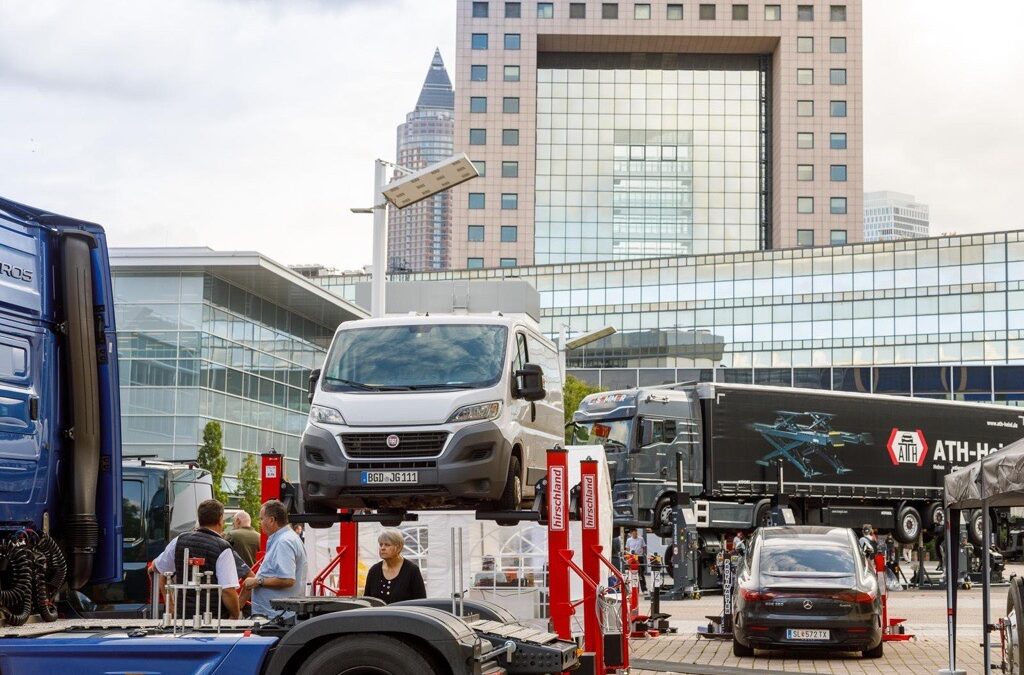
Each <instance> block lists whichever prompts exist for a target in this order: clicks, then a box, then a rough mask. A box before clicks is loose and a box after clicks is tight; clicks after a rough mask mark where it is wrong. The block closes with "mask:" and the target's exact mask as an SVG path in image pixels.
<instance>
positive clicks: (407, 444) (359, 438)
mask: <svg viewBox="0 0 1024 675" xmlns="http://www.w3.org/2000/svg"><path fill="white" fill-rule="evenodd" d="M389 436H397V437H398V445H397V446H395V447H394V448H389V447H388V440H387V439H388V437H389ZM447 440H448V432H447V431H406V432H400V433H396V434H342V435H341V442H342V445H344V446H345V452H346V454H348V456H349V457H351V458H353V459H377V458H382V457H388V458H391V457H394V458H406V457H434V456H436V455H439V454H441V450H442V449H443V448H444V444H445V441H447Z"/></svg>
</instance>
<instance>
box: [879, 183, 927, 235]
mask: <svg viewBox="0 0 1024 675" xmlns="http://www.w3.org/2000/svg"><path fill="white" fill-rule="evenodd" d="M927 236H928V205H927V204H922V203H920V202H919V201H917V200H916V199H914V195H908V194H904V193H902V192H889V191H888V190H885V191H881V192H865V193H864V241H892V240H894V239H917V238H918V237H927Z"/></svg>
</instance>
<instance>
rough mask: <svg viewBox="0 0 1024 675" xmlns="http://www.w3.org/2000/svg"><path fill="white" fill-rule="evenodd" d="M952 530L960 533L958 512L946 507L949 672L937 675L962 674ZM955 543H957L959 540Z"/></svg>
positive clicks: (944, 552) (956, 554) (944, 555)
mask: <svg viewBox="0 0 1024 675" xmlns="http://www.w3.org/2000/svg"><path fill="white" fill-rule="evenodd" d="M954 517H955V518H956V523H957V526H956V528H953V526H952V523H953V519H954ZM953 529H955V530H956V532H957V533H959V531H960V511H959V510H956V509H950V508H948V507H947V508H946V509H945V530H946V545H945V546H944V547H943V548H944V549H945V550H944V551H943V557H944V558H945V561H944V562H943V564H944V565H945V566H946V638H947V640H948V641H949V670H940V671H939V675H953V674H954V673H957V672H962V671H957V669H956V578H957V576H958V575H957V571H956V569H955V568H954V567H953V561H954V560H956V559H957V557H958V555H959V554H958V553H957V552H955V551H953V546H954V543H953V541H954V538H953V536H952V535H951V534H950V533H951V531H952V530H953ZM956 541H957V542H958V543H959V541H960V540H959V538H957V539H956ZM921 564H922V565H923V564H924V563H923V562H922V563H921Z"/></svg>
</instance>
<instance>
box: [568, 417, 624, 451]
mask: <svg viewBox="0 0 1024 675" xmlns="http://www.w3.org/2000/svg"><path fill="white" fill-rule="evenodd" d="M632 428H633V422H632V420H604V421H601V422H577V423H576V431H575V433H574V434H573V440H572V442H573V443H574V444H577V445H603V446H605V447H606V448H608V449H609V450H611V451H613V452H614V451H616V450H618V451H622V450H626V449H628V448H629V438H630V435H629V434H630V431H631V430H632Z"/></svg>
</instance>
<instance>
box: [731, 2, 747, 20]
mask: <svg viewBox="0 0 1024 675" xmlns="http://www.w3.org/2000/svg"><path fill="white" fill-rule="evenodd" d="M749 18H750V7H749V6H748V5H733V6H732V20H733V21H746V20H747V19H749Z"/></svg>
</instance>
